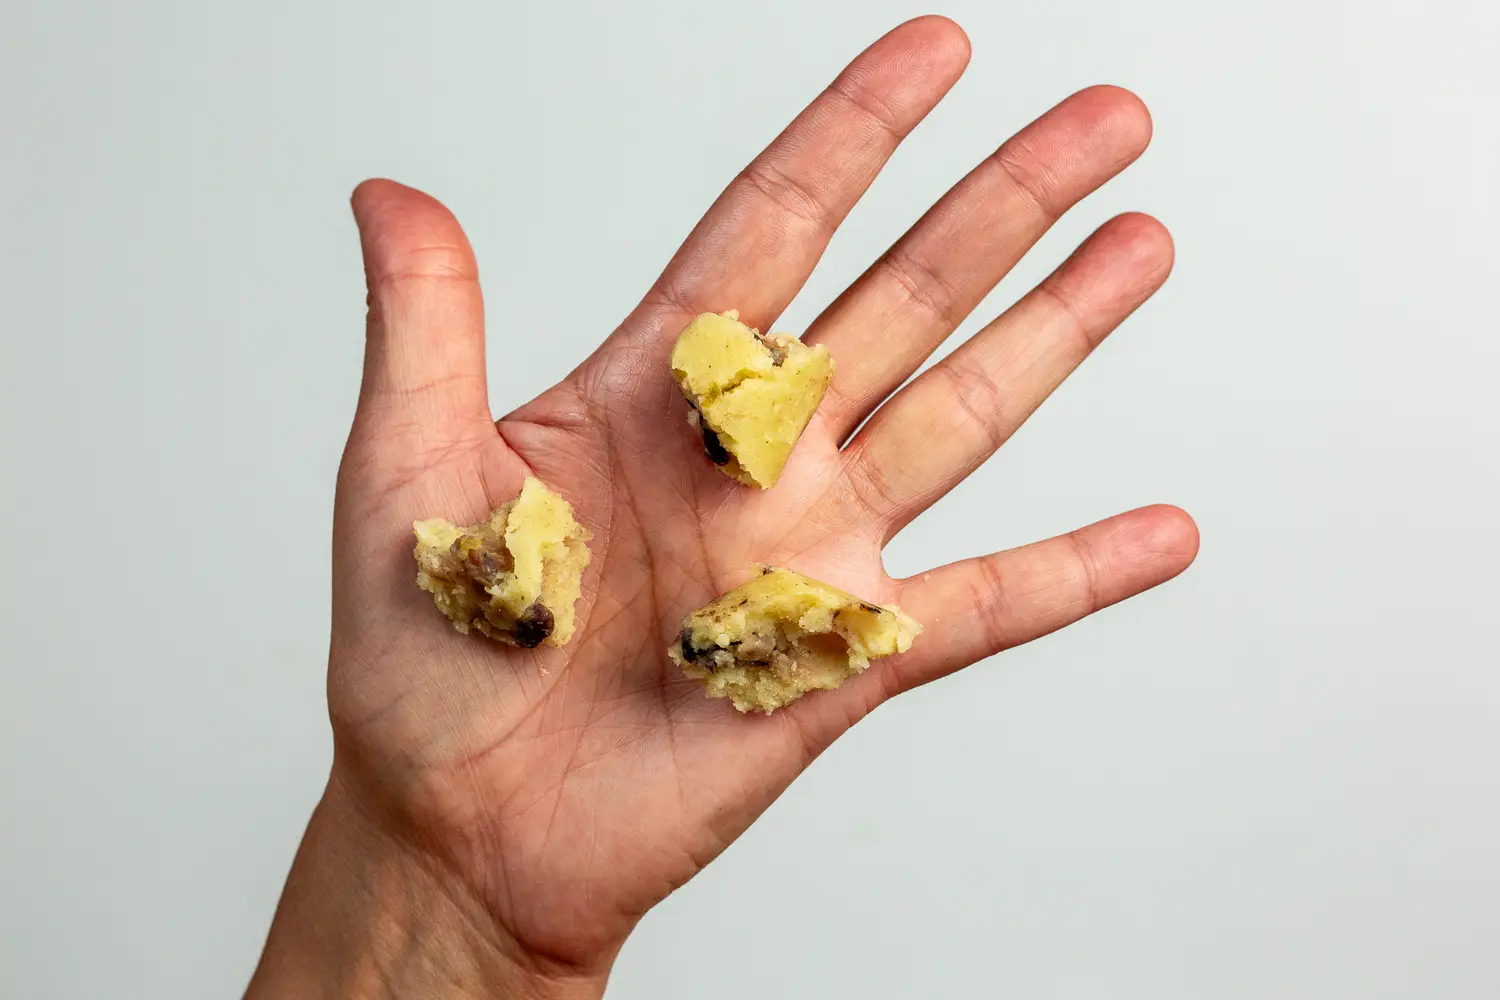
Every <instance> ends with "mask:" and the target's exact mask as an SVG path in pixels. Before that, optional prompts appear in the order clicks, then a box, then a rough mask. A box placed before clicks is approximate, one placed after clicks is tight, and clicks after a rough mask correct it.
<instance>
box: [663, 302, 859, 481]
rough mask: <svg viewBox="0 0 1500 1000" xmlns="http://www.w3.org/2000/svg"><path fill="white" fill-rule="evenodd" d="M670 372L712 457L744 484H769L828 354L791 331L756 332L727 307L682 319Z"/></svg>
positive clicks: (818, 395) (807, 414)
mask: <svg viewBox="0 0 1500 1000" xmlns="http://www.w3.org/2000/svg"><path fill="white" fill-rule="evenodd" d="M672 375H673V377H674V378H676V379H677V384H678V386H680V387H681V388H682V393H683V395H684V396H686V397H687V399H688V402H689V403H691V404H692V406H693V409H692V412H691V413H690V414H689V415H688V421H689V423H691V424H692V425H693V426H694V427H696V428H698V429H699V431H700V432H701V433H702V435H703V450H704V451H706V452H707V453H708V457H709V458H710V459H712V460H713V463H714V464H715V465H717V466H718V467H719V469H720V471H722V472H723V473H724V474H725V475H726V476H730V477H731V478H733V479H737V480H739V481H740V482H742V483H744V484H745V485H746V486H759V487H761V488H763V489H769V488H770V487H772V486H775V485H776V480H777V478H778V477H779V476H780V475H781V469H782V467H783V466H784V465H786V460H787V457H788V456H790V455H791V453H792V447H793V446H794V445H796V443H797V439H798V438H799V437H801V436H802V431H803V430H804V429H805V428H806V427H807V422H808V421H809V420H811V419H812V415H813V411H814V410H816V409H817V408H818V404H819V403H821V402H822V401H823V393H824V392H826V391H827V390H828V382H829V380H830V379H831V378H833V358H832V357H831V356H829V354H828V348H826V347H823V346H822V345H819V346H817V347H808V346H807V345H805V344H803V343H802V341H800V340H798V339H797V338H796V337H793V336H792V335H791V334H789V333H771V334H762V333H760V332H758V331H756V330H754V329H752V328H750V327H748V326H746V325H745V324H743V323H741V322H740V321H739V313H738V312H736V311H735V310H733V309H731V310H729V311H728V312H726V313H704V314H703V315H701V316H699V317H698V318H697V319H695V320H693V321H692V322H691V323H689V324H688V326H687V329H685V330H683V331H682V333H681V335H679V336H678V338H677V343H676V345H675V346H674V347H673V348H672Z"/></svg>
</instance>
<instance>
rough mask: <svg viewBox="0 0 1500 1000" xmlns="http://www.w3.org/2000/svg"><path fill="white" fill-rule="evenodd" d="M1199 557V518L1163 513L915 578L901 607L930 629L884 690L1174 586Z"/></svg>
mask: <svg viewBox="0 0 1500 1000" xmlns="http://www.w3.org/2000/svg"><path fill="white" fill-rule="evenodd" d="M1197 554H1198V528H1197V526H1196V525H1195V524H1194V523H1193V520H1192V518H1190V517H1188V515H1187V514H1185V513H1184V512H1182V511H1181V510H1179V509H1177V508H1176V507H1169V506H1165V505H1162V506H1155V507H1142V508H1141V509H1139V510H1133V511H1129V512H1127V513H1124V514H1117V515H1115V516H1114V517H1111V518H1107V519H1106V520H1103V521H1099V522H1097V523H1095V524H1091V525H1089V526H1088V527H1085V528H1079V529H1078V530H1077V531H1072V532H1069V533H1068V534H1066V535H1059V536H1058V537H1056V538H1049V539H1047V540H1046V541H1044V542H1034V543H1032V544H1031V545H1024V546H1022V547H1021V548H1018V549H1010V550H1009V551H1006V552H997V553H994V554H992V555H987V556H980V557H978V558H975V559H965V560H964V561H962V562H956V563H950V564H949V565H947V566H943V567H940V568H939V569H935V570H932V571H930V572H927V573H922V574H920V575H918V576H914V577H910V578H908V579H906V580H903V581H901V583H900V599H899V601H898V603H899V604H900V605H901V608H902V609H903V610H904V611H906V612H907V613H909V614H910V615H912V616H913V617H914V618H916V619H917V621H919V622H922V623H923V626H924V630H923V633H922V637H921V638H920V639H919V640H918V641H917V642H916V644H915V645H914V646H913V647H912V649H911V651H910V652H908V653H907V654H905V655H904V656H899V657H896V658H895V659H893V660H890V661H887V667H888V669H890V670H892V671H893V672H894V676H890V677H887V678H885V679H884V681H885V683H884V685H883V687H884V688H885V689H886V691H887V692H888V693H895V692H898V691H906V690H910V689H911V688H914V687H917V686H918V685H921V684H926V683H927V682H928V681H932V680H936V679H938V678H939V677H943V676H945V675H947V674H950V673H953V672H954V671H956V670H959V669H961V668H963V667H966V666H968V665H969V664H971V663H975V662H977V661H979V660H982V659H984V658H985V657H986V656H990V655H992V654H994V653H998V652H1000V651H1001V650H1004V649H1009V648H1010V647H1012V646H1019V645H1021V644H1022V643H1024V642H1030V641H1031V640H1032V639H1036V638H1039V637H1041V636H1044V635H1046V634H1048V633H1049V632H1055V631H1057V630H1058V629H1060V628H1062V627H1064V626H1066V625H1071V624H1072V623H1073V622H1075V621H1078V620H1079V619H1080V618H1084V617H1086V616H1088V615H1091V614H1093V613H1094V612H1095V611H1098V610H1099V609H1100V608H1105V607H1108V606H1109V605H1111V604H1115V603H1117V602H1119V601H1123V600H1125V599H1126V598H1127V597H1134V596H1135V595H1136V594H1139V593H1141V592H1142V591H1145V590H1150V589H1151V588H1152V587H1155V586H1157V585H1158V584H1161V583H1165V582H1166V581H1168V580H1170V579H1172V577H1174V576H1176V575H1177V574H1178V573H1181V572H1182V571H1183V570H1185V569H1187V567H1188V566H1189V564H1191V563H1192V561H1193V558H1194V556H1196V555H1197Z"/></svg>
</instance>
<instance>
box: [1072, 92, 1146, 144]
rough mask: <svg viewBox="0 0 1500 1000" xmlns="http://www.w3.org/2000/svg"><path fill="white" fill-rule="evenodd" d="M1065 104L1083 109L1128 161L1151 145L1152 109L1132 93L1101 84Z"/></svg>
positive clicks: (1079, 93)
mask: <svg viewBox="0 0 1500 1000" xmlns="http://www.w3.org/2000/svg"><path fill="white" fill-rule="evenodd" d="M1064 103H1066V104H1070V105H1071V104H1077V105H1079V106H1081V107H1083V108H1086V109H1087V111H1088V112H1089V117H1090V118H1092V119H1094V121H1095V124H1096V128H1097V129H1099V130H1100V131H1101V132H1103V133H1105V134H1106V135H1107V136H1108V137H1109V140H1110V142H1111V144H1112V145H1115V146H1117V147H1118V148H1119V149H1121V150H1122V151H1123V152H1125V153H1126V154H1127V155H1128V156H1129V157H1130V158H1131V159H1134V158H1135V157H1137V156H1140V155H1141V153H1143V152H1145V150H1146V147H1147V146H1148V145H1150V143H1151V134H1152V130H1153V129H1154V127H1155V126H1154V125H1153V123H1152V121H1151V110H1150V109H1149V108H1147V107H1146V102H1145V101H1143V100H1141V99H1140V97H1138V96H1137V95H1136V94H1135V93H1134V92H1133V91H1130V90H1126V89H1125V88H1124V87H1117V86H1115V85H1114V84H1108V83H1101V84H1096V85H1095V86H1092V87H1085V88H1084V89H1083V90H1080V91H1078V93H1076V94H1074V95H1073V96H1072V97H1070V98H1068V99H1067V101H1065V102H1064Z"/></svg>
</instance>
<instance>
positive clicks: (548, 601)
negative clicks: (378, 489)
mask: <svg viewBox="0 0 1500 1000" xmlns="http://www.w3.org/2000/svg"><path fill="white" fill-rule="evenodd" d="M412 530H413V531H414V532H415V533H416V536H417V547H416V551H415V555H416V558H417V586H419V587H421V588H422V589H423V590H425V591H427V592H428V593H430V594H431V595H432V600H433V603H435V604H436V605H437V606H438V610H439V611H441V612H442V613H443V614H445V615H447V616H448V618H449V620H450V621H452V622H453V627H454V628H456V629H458V630H459V631H460V632H468V631H469V630H470V629H474V630H475V631H477V632H479V633H481V634H482V635H487V636H489V637H490V638H491V639H498V640H499V641H501V642H507V643H510V644H511V645H514V646H525V647H527V648H530V647H532V646H539V645H541V644H542V643H543V642H545V643H547V644H548V645H550V646H561V645H563V644H564V643H566V642H567V641H568V640H569V639H570V638H572V636H573V604H574V602H575V601H577V600H578V592H579V585H580V581H581V579H582V577H583V570H584V568H585V567H586V566H588V564H589V548H588V541H589V538H590V537H591V536H590V534H589V531H588V529H586V528H585V527H583V525H581V524H579V523H578V522H577V521H576V520H574V518H573V508H572V507H570V506H569V505H568V501H566V500H564V499H563V498H562V497H561V496H559V495H557V494H556V493H554V492H553V491H552V490H550V489H548V488H547V486H546V484H544V483H543V482H542V481H541V480H539V479H533V478H531V477H529V476H528V477H527V479H526V484H525V485H524V486H522V487H521V494H520V496H518V497H516V498H515V499H514V500H511V501H509V502H507V503H505V504H503V505H502V506H501V507H500V508H499V509H498V510H496V511H495V512H494V513H493V514H491V515H490V516H489V519H488V520H487V521H484V522H483V523H481V524H476V525H473V526H471V527H467V528H461V527H459V526H457V525H455V524H452V523H451V522H449V521H445V520H443V519H442V518H440V517H435V518H431V519H429V520H426V521H418V522H416V523H415V524H413V525H412Z"/></svg>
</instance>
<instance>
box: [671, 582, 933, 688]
mask: <svg viewBox="0 0 1500 1000" xmlns="http://www.w3.org/2000/svg"><path fill="white" fill-rule="evenodd" d="M921 631H922V626H921V625H920V624H918V623H917V622H916V621H915V620H913V619H912V618H911V617H910V616H908V615H906V614H904V613H903V612H902V611H901V610H900V609H898V608H895V607H882V606H880V605H877V604H872V603H870V602H869V601H864V600H861V599H859V598H857V597H855V596H854V595H852V594H848V593H845V592H844V591H842V590H839V589H838V588H836V587H831V586H829V585H828V584H826V583H820V582H819V581H817V580H814V579H812V578H811V577H808V576H804V575H803V574H801V573H797V572H794V571H793V570H789V569H781V568H778V567H774V566H768V567H762V569H761V572H760V574H759V575H758V576H756V577H755V578H754V579H752V580H751V581H750V582H749V583H746V584H744V585H743V586H740V587H737V588H735V589H734V590H731V591H729V592H728V593H727V594H724V595H723V596H721V597H719V598H718V599H717V600H714V601H711V602H709V603H708V604H706V605H704V606H703V607H701V608H699V609H698V610H697V611H694V612H693V613H692V614H690V615H688V616H687V617H686V618H684V619H683V622H682V630H681V632H679V633H678V637H677V641H676V642H675V643H674V644H673V645H672V646H670V647H669V648H668V649H667V655H668V656H669V657H670V658H671V659H672V661H673V662H674V663H676V664H678V665H679V666H680V667H681V668H682V671H683V673H684V674H686V675H687V676H689V677H692V678H694V679H695V680H698V681H699V682H700V683H702V684H703V687H704V689H705V690H706V691H707V693H708V695H709V696H710V697H714V698H728V699H730V701H731V702H732V703H733V705H734V707H735V708H737V709H739V710H740V711H741V712H751V711H758V712H766V713H770V712H773V711H775V710H776V709H778V708H782V707H784V706H786V705H789V704H791V703H792V702H793V701H796V700H797V699H798V698H800V697H801V696H802V695H803V694H805V693H807V692H808V691H813V690H818V689H827V688H836V687H838V686H839V685H840V684H842V683H843V682H844V681H845V680H846V679H847V678H849V677H852V676H853V675H855V674H857V673H860V672H861V671H863V670H864V669H865V668H866V667H868V666H869V664H870V661H871V660H873V659H878V658H879V657H883V656H890V655H892V654H894V653H901V652H905V651H906V650H907V649H909V648H910V647H911V644H912V642H913V640H914V639H915V638H916V637H917V635H918V634H920V633H921Z"/></svg>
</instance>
